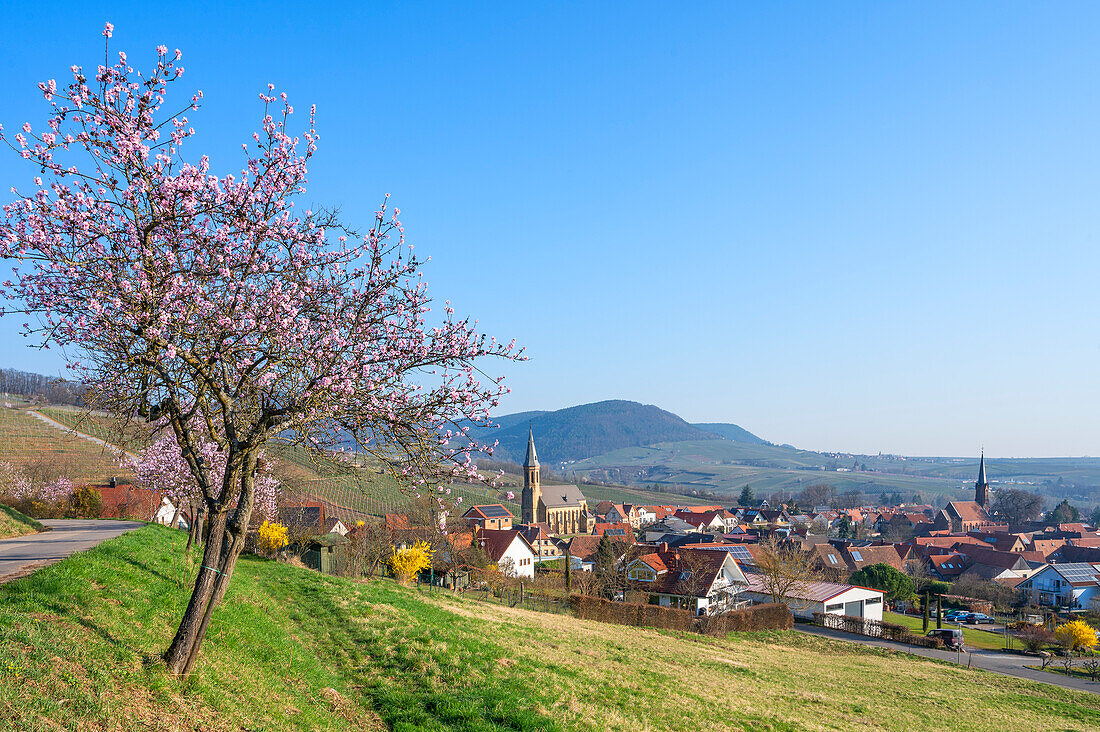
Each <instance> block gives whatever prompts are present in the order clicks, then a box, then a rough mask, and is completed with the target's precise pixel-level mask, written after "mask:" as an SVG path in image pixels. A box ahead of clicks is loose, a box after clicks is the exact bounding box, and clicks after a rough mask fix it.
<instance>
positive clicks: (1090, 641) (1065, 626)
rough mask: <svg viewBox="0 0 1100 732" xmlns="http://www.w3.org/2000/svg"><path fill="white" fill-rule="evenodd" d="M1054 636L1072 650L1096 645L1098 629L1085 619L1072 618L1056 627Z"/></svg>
mask: <svg viewBox="0 0 1100 732" xmlns="http://www.w3.org/2000/svg"><path fill="white" fill-rule="evenodd" d="M1054 637H1055V638H1057V639H1058V642H1059V643H1061V644H1062V645H1063V646H1065V647H1066V648H1068V649H1070V650H1074V649H1077V648H1092V647H1094V646H1095V645H1096V630H1095V629H1093V627H1092V626H1091V625H1089V624H1088V623H1086V622H1085V621H1084V620H1071V621H1069V622H1068V623H1062V624H1061V625H1059V626H1058V627H1057V628H1055V629H1054Z"/></svg>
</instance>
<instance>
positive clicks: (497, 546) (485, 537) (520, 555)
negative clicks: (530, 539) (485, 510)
mask: <svg viewBox="0 0 1100 732" xmlns="http://www.w3.org/2000/svg"><path fill="white" fill-rule="evenodd" d="M476 541H477V542H478V546H480V547H481V548H482V549H483V550H484V551H485V554H486V556H488V558H489V560H490V561H491V562H493V563H494V564H496V565H497V567H499V568H500V569H501V570H502V571H504V570H505V569H506V568H507V567H508V566H511V572H512V574H514V575H515V576H516V577H534V576H535V562H536V561H538V555H536V554H535V550H534V549H533V548H532V547H531V545H530V544H528V543H527V539H526V538H524V536H523V532H522V531H520V530H519V529H481V530H479V531H478V532H477V538H476Z"/></svg>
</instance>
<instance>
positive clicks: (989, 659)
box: [794, 623, 1100, 694]
mask: <svg viewBox="0 0 1100 732" xmlns="http://www.w3.org/2000/svg"><path fill="white" fill-rule="evenodd" d="M794 628H795V630H800V631H802V632H803V633H810V634H811V635H819V636H821V637H823V638H833V639H835V640H842V641H848V642H849V643H859V644H861V645H865V646H874V647H875V648H890V649H893V650H895V651H901V652H902V653H910V654H912V655H914V656H924V657H925V658H936V659H939V660H941V661H948V662H950V663H959V664H961V665H963V666H966V665H967V664H969V665H970V667H971V668H977V669H981V670H983V671H992V672H993V673H995V674H1003V675H1005V676H1017V677H1019V678H1021V679H1028V680H1030V681H1038V682H1041V683H1044V684H1053V685H1055V686H1063V687H1065V688H1067V689H1077V690H1078V691H1087V692H1089V693H1090V694H1100V682H1093V681H1089V680H1088V679H1079V678H1076V677H1073V676H1065V675H1064V674H1056V673H1051V672H1049V671H1037V670H1035V669H1030V668H1024V666H1025V665H1027V666H1038V665H1039V659H1038V658H1036V657H1035V656H1024V655H1022V654H1019V653H1003V652H1001V651H984V650H975V651H973V652H972V653H970V652H963V653H959V654H957V653H955V652H954V651H940V650H936V649H934V648H918V647H916V646H910V645H906V644H905V643H896V642H894V641H885V640H880V639H878V638H869V637H867V636H864V635H854V634H851V633H845V632H843V631H839V630H833V629H832V628H821V627H818V626H816V625H805V624H803V623H795V626H794Z"/></svg>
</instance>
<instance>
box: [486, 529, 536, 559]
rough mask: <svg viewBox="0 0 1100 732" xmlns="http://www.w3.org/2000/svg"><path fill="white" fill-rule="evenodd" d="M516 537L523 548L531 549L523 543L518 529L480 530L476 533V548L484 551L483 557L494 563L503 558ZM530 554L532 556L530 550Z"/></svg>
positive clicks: (532, 551)
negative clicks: (478, 547)
mask: <svg viewBox="0 0 1100 732" xmlns="http://www.w3.org/2000/svg"><path fill="white" fill-rule="evenodd" d="M517 537H518V538H519V540H520V541H522V542H523V544H524V546H526V547H527V548H528V549H531V545H530V544H528V543H527V542H526V541H524V539H523V534H522V532H520V530H519V529H482V530H481V531H478V532H477V542H478V546H480V547H481V548H482V549H484V550H485V555H486V556H488V557H489V559H491V560H492V561H494V562H496V561H499V560H500V558H501V557H502V556H504V552H506V551H508V547H510V546H512V542H513V541H515V540H516V538H517ZM531 553H532V554H534V553H535V552H534V550H531Z"/></svg>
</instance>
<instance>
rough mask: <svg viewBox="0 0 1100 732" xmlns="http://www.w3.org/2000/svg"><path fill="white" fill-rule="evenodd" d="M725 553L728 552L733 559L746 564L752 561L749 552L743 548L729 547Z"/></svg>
mask: <svg viewBox="0 0 1100 732" xmlns="http://www.w3.org/2000/svg"><path fill="white" fill-rule="evenodd" d="M726 551H728V552H729V553H730V556H732V557H733V558H734V559H742V560H744V561H747V562H751V561H752V554H750V553H749V550H748V549H746V548H745V547H743V546H734V547H730V548H729V549H727V550H726Z"/></svg>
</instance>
